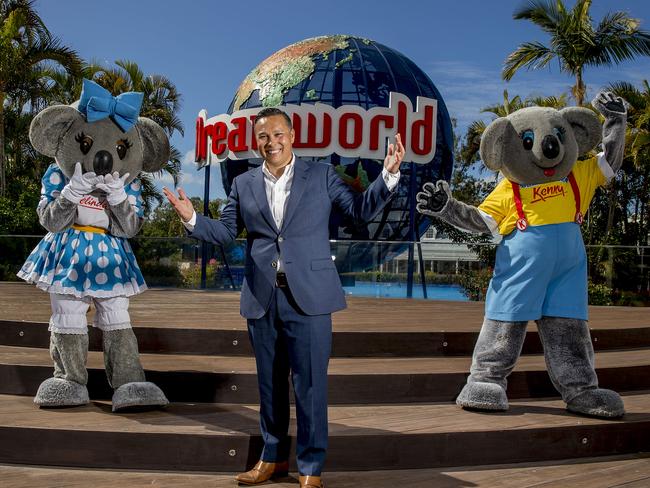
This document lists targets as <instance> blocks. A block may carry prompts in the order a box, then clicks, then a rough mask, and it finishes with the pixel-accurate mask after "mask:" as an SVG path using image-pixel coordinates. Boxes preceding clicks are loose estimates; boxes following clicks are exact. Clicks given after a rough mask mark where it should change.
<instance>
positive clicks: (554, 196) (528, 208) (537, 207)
mask: <svg viewBox="0 0 650 488" xmlns="http://www.w3.org/2000/svg"><path fill="white" fill-rule="evenodd" d="M573 175H574V176H575V179H576V182H577V183H578V188H579V189H580V211H581V212H582V214H583V215H584V214H585V213H586V212H587V209H588V208H589V203H590V202H591V199H592V198H593V196H594V193H595V192H596V188H598V187H599V186H602V185H604V184H606V183H607V182H608V181H609V180H610V179H611V178H612V177H613V176H614V172H613V171H612V169H611V167H610V166H609V164H608V163H607V161H606V160H605V157H604V154H603V153H600V154H599V155H598V156H595V157H593V158H590V159H586V160H584V161H578V162H576V164H575V166H574V167H573ZM520 192H521V201H522V204H523V210H524V214H525V215H526V219H527V220H528V225H531V226H538V225H548V224H560V223H564V222H573V221H574V219H575V214H576V204H575V198H574V195H573V190H572V189H571V183H570V182H569V180H568V178H564V179H563V180H559V181H552V182H550V183H542V184H540V185H530V186H525V185H521V186H520ZM478 209H479V211H481V213H482V214H483V215H484V218H485V214H487V215H488V216H489V217H491V218H492V219H494V222H488V221H489V220H490V219H489V218H487V219H486V223H487V224H488V226H490V227H494V224H495V223H496V227H498V233H499V234H501V235H508V234H510V233H511V232H512V231H513V230H514V229H515V226H516V223H517V219H518V218H519V217H518V215H517V207H516V206H515V198H514V193H513V190H512V183H511V182H510V181H509V180H507V179H503V180H501V182H500V183H499V184H498V185H497V187H496V188H495V189H494V190H493V191H492V193H490V194H489V195H488V196H487V198H486V199H485V200H484V201H483V203H481V204H480V205H479V206H478ZM496 230H497V229H493V233H494V234H496Z"/></svg>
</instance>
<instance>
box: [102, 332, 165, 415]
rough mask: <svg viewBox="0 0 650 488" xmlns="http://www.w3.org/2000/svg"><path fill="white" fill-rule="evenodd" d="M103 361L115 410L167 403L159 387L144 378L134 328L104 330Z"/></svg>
mask: <svg viewBox="0 0 650 488" xmlns="http://www.w3.org/2000/svg"><path fill="white" fill-rule="evenodd" d="M104 364H105V366H106V377H107V378H108V382H109V384H110V385H111V386H112V387H113V390H114V393H113V411H114V412H115V411H117V410H121V409H125V408H129V407H157V406H163V405H167V404H168V403H169V401H168V400H167V398H166V397H165V394H164V393H163V392H162V390H161V389H160V388H158V387H157V386H156V385H154V384H153V383H150V382H148V381H146V380H145V377H144V370H143V369H142V365H141V364H140V355H139V352H138V342H137V339H136V337H135V334H134V333H133V329H131V328H128V329H119V330H107V331H104Z"/></svg>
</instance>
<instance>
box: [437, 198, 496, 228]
mask: <svg viewBox="0 0 650 488" xmlns="http://www.w3.org/2000/svg"><path fill="white" fill-rule="evenodd" d="M439 217H440V218H441V219H442V220H444V221H445V222H448V223H450V224H451V225H453V226H454V227H458V228H459V229H460V230H464V231H467V232H472V233H474V234H491V233H492V231H491V230H490V228H489V227H488V226H487V224H486V223H485V220H483V217H482V216H481V213H480V212H479V211H478V208H476V207H474V206H472V205H467V204H466V203H463V202H460V201H458V200H456V199H454V198H450V199H449V201H448V202H447V205H445V206H444V208H443V209H442V210H441V211H440V215H439Z"/></svg>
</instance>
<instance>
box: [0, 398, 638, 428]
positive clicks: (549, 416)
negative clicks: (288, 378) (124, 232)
mask: <svg viewBox="0 0 650 488" xmlns="http://www.w3.org/2000/svg"><path fill="white" fill-rule="evenodd" d="M623 400H624V402H625V407H626V411H627V413H626V415H625V416H624V417H623V418H622V419H620V420H603V419H597V418H591V417H585V416H579V415H574V414H571V413H569V412H567V411H566V410H565V408H564V403H563V402H562V401H559V400H537V401H515V402H511V406H510V410H509V411H508V412H498V413H478V412H471V411H466V410H463V409H461V408H459V407H457V406H456V405H450V404H424V405H364V406H332V405H330V407H329V409H328V413H329V423H330V436H331V437H334V436H358V435H359V434H363V435H365V436H383V435H387V434H454V433H468V432H485V433H487V432H503V431H514V430H531V429H547V428H556V427H557V428H570V427H592V426H600V427H603V428H604V427H606V426H623V425H627V426H634V425H639V426H641V425H643V426H646V428H647V426H648V425H650V392H643V393H640V394H635V395H625V396H624V397H623ZM291 412H292V421H291V427H290V432H291V434H292V435H295V410H294V409H293V408H292V409H291ZM258 420H259V419H258V407H257V406H252V405H236V404H198V405H197V404H184V403H172V404H170V405H169V406H168V407H166V408H165V409H163V410H154V411H150V412H137V413H118V414H115V413H111V411H110V404H108V403H106V402H97V401H95V402H91V403H90V404H88V405H85V406H82V407H75V408H69V409H39V408H38V407H36V406H35V405H34V404H33V402H32V399H31V398H28V397H19V396H12V395H0V427H1V428H20V429H46V430H60V431H86V432H127V433H138V434H152V433H157V434H177V435H181V436H190V435H208V436H235V437H237V436H242V435H257V434H258V433H259V423H258Z"/></svg>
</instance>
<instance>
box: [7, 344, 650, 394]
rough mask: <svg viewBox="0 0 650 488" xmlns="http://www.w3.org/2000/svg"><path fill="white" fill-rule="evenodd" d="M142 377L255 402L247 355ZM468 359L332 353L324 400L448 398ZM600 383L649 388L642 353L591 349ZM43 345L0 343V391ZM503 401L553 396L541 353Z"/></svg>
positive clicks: (161, 368) (204, 359) (183, 363)
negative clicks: (3, 344) (13, 345)
mask: <svg viewBox="0 0 650 488" xmlns="http://www.w3.org/2000/svg"><path fill="white" fill-rule="evenodd" d="M140 357H141V361H142V364H143V366H144V368H145V370H146V373H147V378H148V379H149V380H150V381H153V382H155V383H156V384H157V385H158V386H160V387H161V388H162V389H163V391H164V392H165V393H166V394H167V395H168V397H169V398H170V400H172V401H180V402H227V403H254V402H257V401H258V390H257V379H256V368H255V360H254V359H253V358H248V357H231V356H199V355H196V356H190V355H163V354H141V356H140ZM470 363H471V359H470V358H468V357H458V358H441V357H433V358H390V359H388V358H334V359H332V360H331V361H330V367H329V391H330V393H329V398H330V402H331V403H332V404H361V403H409V402H441V401H445V402H451V401H454V399H455V398H456V396H457V395H458V393H459V392H460V390H461V389H462V387H463V385H464V384H465V381H466V378H467V375H468V373H469V368H470ZM596 367H597V372H598V377H599V382H600V385H601V386H603V387H606V388H611V389H614V390H616V391H634V390H645V389H650V350H649V349H638V350H629V351H608V352H602V353H597V354H596ZM52 371H53V367H52V361H51V359H50V357H49V351H47V350H45V349H34V348H21V347H12V346H0V393H4V394H14V395H30V396H33V395H34V394H35V393H36V390H37V388H38V385H39V384H40V383H41V382H42V381H43V380H44V379H46V378H48V377H50V376H51V375H52ZM88 372H89V382H88V388H89V391H90V396H91V398H94V399H110V397H111V395H112V390H111V389H110V387H109V386H108V383H107V381H106V378H105V375H104V369H103V356H102V354H101V353H99V352H90V353H89V358H88ZM508 395H509V397H510V398H539V397H550V396H556V395H557V391H556V390H555V389H554V387H553V385H552V384H551V382H550V379H549V377H548V374H547V372H546V365H545V362H544V358H543V356H524V357H521V358H520V360H519V362H518V364H517V366H516V368H515V371H514V372H513V373H512V374H511V375H510V378H509V386H508Z"/></svg>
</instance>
